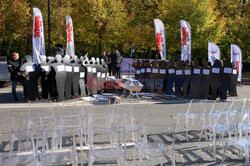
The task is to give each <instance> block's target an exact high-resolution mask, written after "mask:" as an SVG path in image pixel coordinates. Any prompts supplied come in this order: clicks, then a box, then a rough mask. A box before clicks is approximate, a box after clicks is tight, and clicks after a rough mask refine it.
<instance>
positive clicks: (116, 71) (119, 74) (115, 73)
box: [114, 67, 121, 78]
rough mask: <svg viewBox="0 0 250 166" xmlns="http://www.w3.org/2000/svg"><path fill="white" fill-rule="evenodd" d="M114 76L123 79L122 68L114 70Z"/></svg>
mask: <svg viewBox="0 0 250 166" xmlns="http://www.w3.org/2000/svg"><path fill="white" fill-rule="evenodd" d="M114 76H115V77H117V78H121V68H120V67H115V68H114Z"/></svg>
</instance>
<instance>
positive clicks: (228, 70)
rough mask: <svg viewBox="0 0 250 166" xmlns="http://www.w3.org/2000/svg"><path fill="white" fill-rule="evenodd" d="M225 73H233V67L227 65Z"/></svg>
mask: <svg viewBox="0 0 250 166" xmlns="http://www.w3.org/2000/svg"><path fill="white" fill-rule="evenodd" d="M224 73H228V74H231V73H232V68H227V67H225V68H224Z"/></svg>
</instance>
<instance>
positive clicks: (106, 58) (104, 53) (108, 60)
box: [100, 51, 112, 75]
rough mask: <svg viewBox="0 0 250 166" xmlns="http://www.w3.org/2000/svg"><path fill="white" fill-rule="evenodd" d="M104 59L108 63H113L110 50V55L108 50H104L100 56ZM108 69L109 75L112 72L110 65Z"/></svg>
mask: <svg viewBox="0 0 250 166" xmlns="http://www.w3.org/2000/svg"><path fill="white" fill-rule="evenodd" d="M102 59H103V60H104V61H105V63H106V64H108V65H111V62H112V60H111V57H110V52H109V54H108V55H106V52H105V51H103V53H102V56H101V57H100V61H101V60H102ZM108 69H109V71H108V72H109V75H111V72H110V70H111V69H110V67H108Z"/></svg>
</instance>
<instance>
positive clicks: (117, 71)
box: [100, 50, 123, 78]
mask: <svg viewBox="0 0 250 166" xmlns="http://www.w3.org/2000/svg"><path fill="white" fill-rule="evenodd" d="M100 59H103V60H104V61H105V62H106V63H107V64H108V68H109V75H110V76H115V77H116V78H121V63H122V59H123V57H122V56H121V54H120V53H119V51H118V50H115V52H114V53H113V54H111V52H107V55H106V52H105V51H103V52H102V55H101V56H100Z"/></svg>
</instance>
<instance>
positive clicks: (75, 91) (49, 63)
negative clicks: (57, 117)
mask: <svg viewBox="0 0 250 166" xmlns="http://www.w3.org/2000/svg"><path fill="white" fill-rule="evenodd" d="M7 64H8V69H9V71H10V73H11V81H12V96H13V98H14V99H15V100H16V101H17V100H19V99H18V97H17V94H16V85H17V82H20V83H21V84H22V86H23V89H24V98H25V100H36V99H51V100H52V101H62V100H68V99H71V98H77V97H80V96H86V95H96V94H98V93H101V92H102V91H103V89H104V84H105V81H106V78H107V77H108V76H109V69H108V65H107V63H106V62H105V61H104V59H99V58H94V57H92V58H91V59H89V58H88V57H87V56H85V57H82V56H81V57H80V59H79V58H78V57H77V56H76V55H74V56H72V55H65V56H64V57H62V54H57V55H56V56H55V57H46V56H45V55H42V56H41V63H39V64H37V63H34V62H33V61H32V57H31V56H30V55H26V56H25V63H22V61H21V59H20V58H19V54H18V53H16V52H14V53H13V55H12V58H10V59H8V62H7ZM38 80H40V84H41V89H42V93H41V95H40V94H39V92H38Z"/></svg>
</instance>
